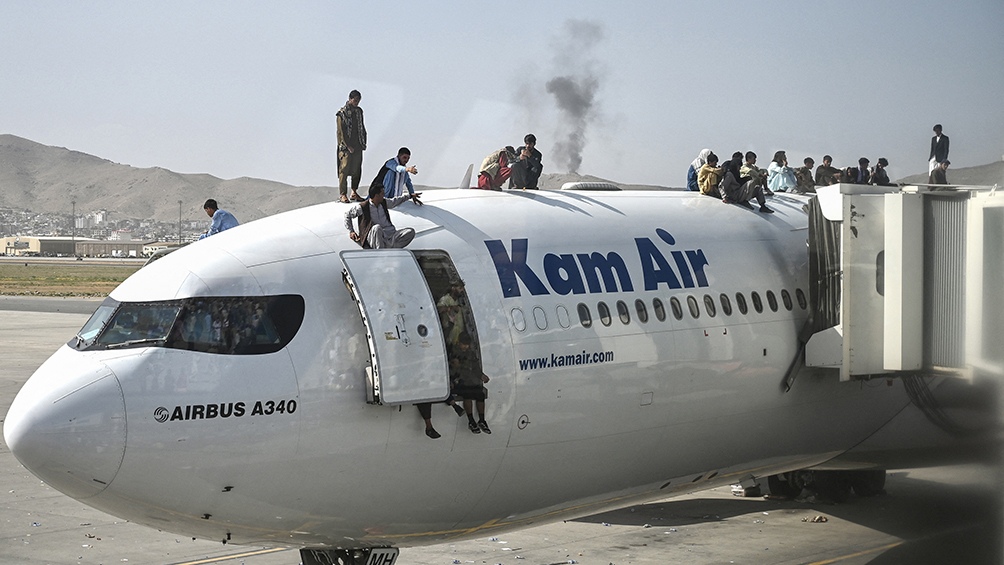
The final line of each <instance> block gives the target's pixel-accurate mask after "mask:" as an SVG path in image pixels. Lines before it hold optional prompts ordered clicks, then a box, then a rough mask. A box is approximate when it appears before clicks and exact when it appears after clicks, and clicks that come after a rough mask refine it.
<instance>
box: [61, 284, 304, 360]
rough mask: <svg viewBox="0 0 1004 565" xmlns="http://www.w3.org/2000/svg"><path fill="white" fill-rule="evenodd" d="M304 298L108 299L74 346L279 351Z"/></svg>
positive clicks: (233, 352)
mask: <svg viewBox="0 0 1004 565" xmlns="http://www.w3.org/2000/svg"><path fill="white" fill-rule="evenodd" d="M303 315H304V302H303V297H301V296H296V295H280V296H234V297H228V296H208V297H197V298H186V299H182V300H165V301H157V302H124V303H118V302H116V301H114V300H111V299H108V300H106V301H105V302H104V303H102V304H101V306H99V307H98V310H97V311H96V312H95V313H94V314H93V315H92V316H91V318H90V319H89V320H88V321H87V323H86V324H84V327H83V329H81V330H80V333H79V334H77V337H75V338H74V339H73V340H72V341H71V342H70V344H69V345H70V346H71V347H75V348H76V349H80V350H92V349H117V348H129V347H166V348H170V349H187V350H191V351H202V352H206V353H220V354H229V355H258V354H263V353H274V352H276V351H279V350H280V349H282V348H283V347H285V346H286V344H288V343H289V342H290V340H292V339H293V336H294V335H296V332H297V331H298V330H299V329H300V324H302V323H303Z"/></svg>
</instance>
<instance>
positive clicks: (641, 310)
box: [634, 299, 648, 324]
mask: <svg viewBox="0 0 1004 565" xmlns="http://www.w3.org/2000/svg"><path fill="white" fill-rule="evenodd" d="M634 309H635V311H637V312H638V321H639V322H641V323H643V324H644V323H645V322H647V321H648V307H646V306H645V301H644V300H640V299H639V300H635V301H634Z"/></svg>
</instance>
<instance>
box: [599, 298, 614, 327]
mask: <svg viewBox="0 0 1004 565" xmlns="http://www.w3.org/2000/svg"><path fill="white" fill-rule="evenodd" d="M596 313H597V314H599V315H600V323H601V324H603V325H604V326H609V325H610V323H611V322H613V318H611V317H610V307H608V306H607V303H606V302H600V303H599V304H597V305H596Z"/></svg>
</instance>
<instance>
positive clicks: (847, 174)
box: [687, 149, 892, 213]
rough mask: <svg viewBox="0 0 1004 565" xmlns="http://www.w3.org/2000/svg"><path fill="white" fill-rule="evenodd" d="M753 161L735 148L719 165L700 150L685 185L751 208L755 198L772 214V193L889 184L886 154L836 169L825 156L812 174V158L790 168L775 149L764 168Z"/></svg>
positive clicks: (753, 156)
mask: <svg viewBox="0 0 1004 565" xmlns="http://www.w3.org/2000/svg"><path fill="white" fill-rule="evenodd" d="M756 160H757V155H756V153H754V152H752V151H747V152H746V154H745V155H744V154H743V153H742V152H740V151H736V152H735V153H733V154H732V158H731V159H730V160H729V161H727V162H726V163H725V164H724V165H723V166H719V164H718V156H717V155H715V154H714V153H713V152H712V151H711V150H710V149H702V150H701V152H700V153H698V155H697V158H696V159H694V161H693V163H691V164H690V169H689V170H688V171H687V188H688V189H689V190H693V191H700V192H701V194H704V195H707V196H714V197H715V198H720V199H722V201H723V202H726V203H729V204H738V205H740V206H743V207H746V208H750V209H753V206H752V205H751V204H750V200H754V199H755V200H756V201H757V203H758V204H760V211H761V212H764V213H771V212H773V210H771V209H770V208H768V207H767V205H766V197H769V196H773V194H774V193H775V192H794V193H806V192H815V191H816V187H817V186H829V185H831V184H837V183H839V182H844V183H853V184H876V185H881V186H892V182H890V180H889V175H888V173H886V170H885V168H886V167H888V166H889V161H888V160H887V159H886V158H885V157H880V158H879V160H878V164H876V166H875V167H873V168H869V166H868V164H869V162H870V161H869V160H868V159H867V158H865V157H862V158H860V159H858V166H857V167H847V168H846V169H838V168H836V167H834V166H833V157H830V156H829V155H824V156H823V162H822V164H821V165H819V166H818V167H816V168H815V174H813V166H814V165H815V164H816V162H815V160H814V159H813V158H812V157H806V158H805V159H804V160H803V161H802V163H803V166H801V167H798V168H792V167H789V166H788V156H787V155H786V154H785V152H784V151H777V152H776V153H774V158H773V159H772V160H771V162H770V165H768V166H767V169H766V170H764V169H761V168H760V167H758V166H757V164H756Z"/></svg>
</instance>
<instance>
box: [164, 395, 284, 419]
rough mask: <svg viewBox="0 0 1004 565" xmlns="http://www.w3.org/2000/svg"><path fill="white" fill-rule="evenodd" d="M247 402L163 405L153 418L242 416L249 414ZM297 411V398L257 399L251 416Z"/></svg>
mask: <svg viewBox="0 0 1004 565" xmlns="http://www.w3.org/2000/svg"><path fill="white" fill-rule="evenodd" d="M248 404H251V403H246V402H220V403H217V404H187V405H185V406H175V407H174V408H173V409H170V408H165V407H163V406H159V407H157V408H156V409H155V410H154V411H153V419H154V420H156V421H158V422H160V423H161V424H163V423H164V422H168V421H171V422H175V421H179V420H214V419H216V418H242V417H244V416H245V415H247V414H248V411H247V407H248ZM293 412H296V400H293V399H292V398H291V399H289V400H278V401H276V400H256V401H255V402H254V404H253V405H252V407H251V412H250V415H251V416H272V415H274V414H292V413H293Z"/></svg>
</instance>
